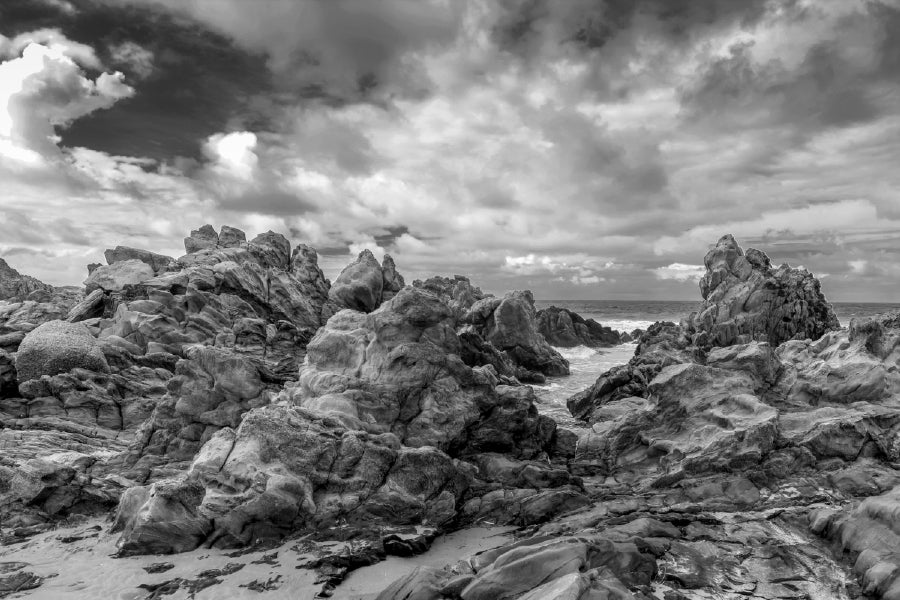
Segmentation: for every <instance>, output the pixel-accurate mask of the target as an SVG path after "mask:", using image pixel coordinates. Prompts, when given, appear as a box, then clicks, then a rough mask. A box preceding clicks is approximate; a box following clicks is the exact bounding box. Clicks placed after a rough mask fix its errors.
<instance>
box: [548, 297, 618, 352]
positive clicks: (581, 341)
mask: <svg viewBox="0 0 900 600" xmlns="http://www.w3.org/2000/svg"><path fill="white" fill-rule="evenodd" d="M537 330H538V332H540V334H541V335H543V336H544V339H545V340H547V341H548V342H549V343H550V344H551V345H553V346H557V347H559V348H572V347H574V346H587V347H589V348H597V347H602V346H615V345H617V344H621V343H622V342H623V341H624V340H623V336H622V335H621V334H620V333H619V332H617V331H614V330H612V329H610V328H609V327H604V326H603V325H601V324H600V323H598V322H597V321H595V320H594V319H585V318H584V317H582V316H581V315H579V314H577V313H574V312H572V311H571V310H568V309H565V308H558V307H556V306H551V307H550V308H545V309H542V310H539V311H537ZM629 339H630V338H629Z"/></svg>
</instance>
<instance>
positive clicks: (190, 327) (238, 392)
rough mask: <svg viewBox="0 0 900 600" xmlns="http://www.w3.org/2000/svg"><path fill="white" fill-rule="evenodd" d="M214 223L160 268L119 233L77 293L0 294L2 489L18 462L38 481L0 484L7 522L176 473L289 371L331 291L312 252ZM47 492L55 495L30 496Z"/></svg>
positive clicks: (106, 498)
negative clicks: (9, 489) (105, 261)
mask: <svg viewBox="0 0 900 600" xmlns="http://www.w3.org/2000/svg"><path fill="white" fill-rule="evenodd" d="M210 230H211V227H205V228H201V230H198V231H199V232H200V233H197V232H195V235H194V236H193V238H192V239H194V241H189V242H188V243H187V246H188V247H190V248H192V249H195V250H196V251H195V252H193V253H190V254H187V255H185V256H183V257H181V258H179V259H178V260H177V261H174V262H170V261H169V260H167V257H164V258H166V260H161V261H160V263H159V264H157V267H160V265H162V266H161V268H160V270H159V271H158V272H156V271H154V268H153V266H151V262H153V261H154V260H156V259H155V258H153V257H154V256H160V255H154V254H153V253H146V254H144V253H143V252H142V251H134V252H132V251H131V250H130V249H125V251H122V249H121V247H120V248H119V249H118V251H114V252H112V253H110V257H109V258H110V259H111V260H112V263H111V264H110V265H108V266H106V267H102V266H101V267H98V268H96V269H94V271H93V273H92V274H91V277H89V281H92V280H93V281H94V282H95V283H96V284H97V285H96V286H92V287H93V289H89V293H88V294H87V295H86V296H81V297H79V296H76V295H71V296H67V295H65V294H63V295H61V292H59V291H58V290H57V291H55V292H54V295H53V296H50V297H47V298H42V300H46V301H45V302H36V301H33V300H27V301H24V302H19V303H14V304H7V305H5V306H3V307H0V348H2V349H3V351H4V352H6V353H7V354H6V356H9V357H10V359H11V360H9V361H4V366H3V369H2V373H3V375H2V376H3V385H2V389H3V394H2V396H3V398H2V401H0V447H2V448H4V449H5V458H4V462H3V466H4V469H5V471H3V472H0V488H2V489H5V488H4V486H6V485H14V484H15V485H18V484H17V483H15V482H17V481H20V478H21V477H26V478H28V477H31V475H28V473H33V474H36V475H34V477H38V478H39V479H40V478H43V479H44V480H45V481H46V482H47V485H45V486H44V487H34V486H31V487H26V488H22V489H30V490H36V491H35V494H36V496H35V498H38V500H36V499H35V498H29V497H28V495H27V494H25V495H22V494H19V495H15V496H6V497H3V498H0V518H3V519H4V520H5V522H10V520H12V521H13V522H18V523H23V524H24V523H29V524H34V525H40V524H43V523H47V522H49V521H50V520H52V519H53V518H55V517H58V516H66V515H67V514H69V512H71V511H75V512H78V511H82V510H88V511H90V510H108V509H109V508H110V507H111V506H114V505H115V503H116V501H117V500H118V497H119V495H120V494H121V493H122V491H123V490H124V489H125V488H127V487H128V486H130V485H135V484H138V483H144V482H148V481H156V480H159V479H163V478H165V477H169V476H171V475H172V474H173V473H179V472H183V471H184V470H185V469H187V468H188V466H189V465H190V463H191V461H192V460H193V458H194V455H195V454H196V452H197V451H198V450H199V449H200V447H202V445H203V444H204V443H205V442H206V441H207V440H209V439H210V438H211V437H212V436H213V435H214V434H215V433H216V432H217V431H219V430H220V429H222V428H225V427H237V426H238V425H239V424H240V420H241V417H242V415H243V414H244V413H246V412H247V411H249V410H250V409H251V408H254V407H258V406H262V405H265V404H267V403H269V402H270V401H271V400H272V398H273V397H274V396H275V395H276V393H277V391H278V390H280V389H281V386H282V385H283V383H284V382H285V381H287V380H289V379H292V378H294V379H295V378H296V377H297V368H298V365H299V364H300V363H301V362H302V361H303V357H304V349H305V346H306V343H307V342H308V341H309V339H311V338H312V337H313V335H314V334H315V332H316V330H318V328H319V327H320V326H321V324H322V322H323V318H322V307H323V305H324V303H325V301H326V298H327V293H328V282H327V280H326V279H325V278H324V276H323V275H322V272H321V270H320V269H319V268H318V265H317V264H316V263H317V258H316V253H315V251H314V250H312V249H310V248H308V247H305V246H302V247H298V248H297V249H296V250H295V252H294V254H293V257H292V255H291V251H290V244H289V243H288V241H287V240H286V239H285V238H284V237H283V236H280V235H278V234H274V233H271V232H269V233H265V234H262V235H259V236H257V237H256V238H254V239H253V240H251V241H250V242H246V241H244V240H245V239H246V237H245V236H244V234H243V233H242V232H240V231H239V230H237V229H234V228H223V231H222V233H221V234H215V232H214V231H212V233H209V231H210ZM198 240H199V241H198ZM131 256H136V257H137V258H130V257H131ZM142 257H143V258H145V259H148V260H150V262H147V260H142ZM148 257H149V258H148ZM119 259H121V260H119ZM151 259H152V260H151ZM135 273H138V274H139V276H134V277H132V275H133V274H135ZM54 319H56V320H55V321H54ZM62 319H65V320H66V321H68V322H66V321H62ZM46 321H50V322H49V323H45V324H44V325H41V323H44V322H46ZM76 333H77V335H76ZM7 363H15V364H7ZM76 448H77V449H78V454H72V453H70V452H69V450H73V449H76ZM85 457H86V458H85ZM34 460H38V461H44V462H41V463H40V464H39V465H38V466H35V463H33V461H34ZM48 461H49V462H48ZM41 473H43V475H41ZM47 473H53V475H52V476H50V475H47ZM29 485H30V484H29ZM56 497H59V498H63V497H64V498H65V501H62V500H60V501H59V502H57V501H47V502H45V501H43V500H39V499H43V498H56ZM48 502H49V503H48Z"/></svg>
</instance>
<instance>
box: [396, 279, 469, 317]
mask: <svg viewBox="0 0 900 600" xmlns="http://www.w3.org/2000/svg"><path fill="white" fill-rule="evenodd" d="M412 285H413V286H415V287H417V288H421V289H423V290H426V291H428V292H430V293H432V294H434V295H436V296H437V297H438V298H440V299H441V301H442V302H443V303H444V304H446V305H447V306H449V307H450V310H451V311H453V315H454V317H455V318H456V320H457V321H462V319H463V317H464V316H465V315H466V313H468V312H469V309H470V308H471V307H472V305H473V304H475V303H476V302H478V301H479V300H482V299H484V298H485V294H484V293H483V292H482V291H481V288H478V287H475V286H473V285H472V283H471V282H470V281H469V278H468V277H463V276H462V275H454V277H453V279H450V278H449V277H431V278H429V279H426V280H425V281H421V280H419V279H417V280H415V281H413V283H412Z"/></svg>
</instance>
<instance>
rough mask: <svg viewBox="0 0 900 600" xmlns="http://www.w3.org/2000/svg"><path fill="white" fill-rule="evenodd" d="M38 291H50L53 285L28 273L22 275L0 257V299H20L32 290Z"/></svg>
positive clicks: (14, 300)
mask: <svg viewBox="0 0 900 600" xmlns="http://www.w3.org/2000/svg"><path fill="white" fill-rule="evenodd" d="M39 291H45V292H51V291H53V286H52V285H47V284H46V283H43V282H41V281H39V280H37V279H35V278H34V277H31V276H29V275H22V274H21V273H19V272H18V271H16V270H15V269H13V268H12V267H10V266H9V265H8V264H7V263H6V261H5V260H3V259H2V258H0V300H9V301H12V302H17V301H22V300H25V299H26V298H27V297H28V295H29V294H31V293H32V292H39Z"/></svg>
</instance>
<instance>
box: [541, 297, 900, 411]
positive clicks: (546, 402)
mask: <svg viewBox="0 0 900 600" xmlns="http://www.w3.org/2000/svg"><path fill="white" fill-rule="evenodd" d="M535 305H536V307H537V308H538V309H541V308H547V307H549V306H558V307H560V308H565V309H568V310H571V311H572V312H575V313H578V314H579V315H581V316H582V317H584V318H585V319H594V320H595V321H597V322H598V323H600V324H601V325H604V326H606V327H611V328H612V329H615V330H617V331H624V332H631V331H633V330H635V329H642V330H646V329H647V328H648V327H650V325H652V324H653V323H655V322H657V321H671V322H674V323H679V322H681V320H682V319H683V318H685V317H687V316H688V315H689V314H690V313H691V312H692V311H695V310H697V306H698V305H699V303H698V302H695V301H691V302H683V301H670V300H650V301H627V300H538V301H536V302H535ZM832 306H833V308H834V312H835V314H836V315H837V317H838V321H840V323H841V326H843V327H846V326H847V325H849V323H850V320H851V319H854V318H861V317H871V316H874V315H878V314H881V313H885V312H888V311H890V310H897V309H900V304H885V303H882V304H875V303H840V302H838V303H833V304H832ZM636 347H637V344H636V343H634V342H630V343H627V344H620V345H618V346H613V347H611V348H587V347H585V346H576V347H575V348H557V350H558V351H559V353H560V354H562V355H563V357H564V358H565V359H566V360H568V361H569V371H570V375H569V376H567V377H550V378H548V379H547V383H545V384H543V385H535V386H533V387H534V390H535V392H536V395H537V397H538V402H539V405H538V409H539V410H540V411H541V412H542V413H544V414H546V415H549V416H551V417H553V418H554V419H555V420H556V422H557V423H558V424H559V425H561V426H562V427H566V428H569V429H580V428H584V427H585V424H584V423H582V422H580V421H576V420H575V419H573V418H572V416H571V415H570V414H569V410H568V409H567V408H566V400H567V399H568V398H570V397H571V396H572V395H573V394H576V393H578V392H580V391H582V390H584V389H587V388H588V387H590V386H591V385H593V384H594V382H595V381H596V380H597V378H598V377H599V376H600V375H602V374H603V373H605V372H606V371H608V370H609V369H611V368H612V367H615V366H617V365H623V364H625V363H627V362H628V361H629V360H630V359H631V357H632V356H634V351H635V348H636Z"/></svg>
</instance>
